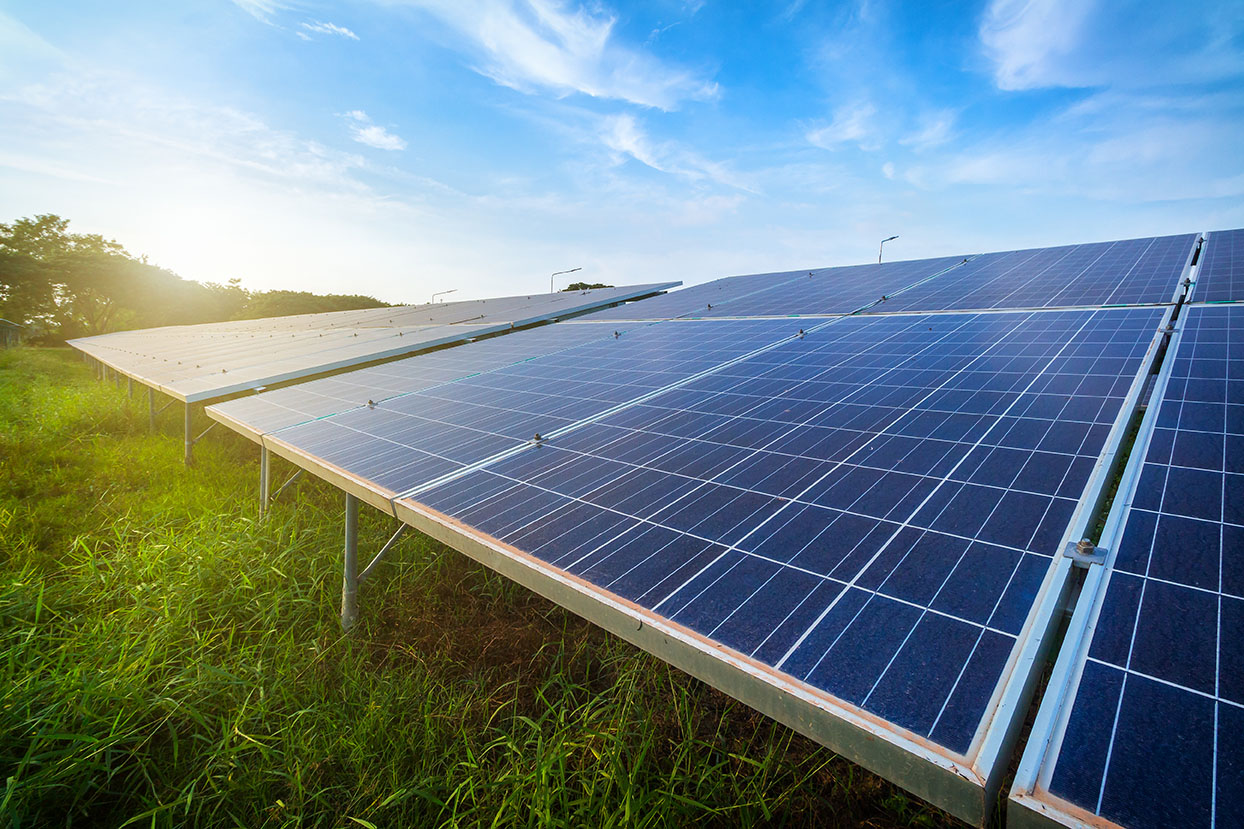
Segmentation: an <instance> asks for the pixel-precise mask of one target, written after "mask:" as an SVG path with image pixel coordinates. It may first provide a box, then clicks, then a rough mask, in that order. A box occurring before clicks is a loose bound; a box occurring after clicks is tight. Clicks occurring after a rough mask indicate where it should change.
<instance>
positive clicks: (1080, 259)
mask: <svg viewBox="0 0 1244 829" xmlns="http://www.w3.org/2000/svg"><path fill="white" fill-rule="evenodd" d="M1195 241H1196V235H1195V234H1186V235H1182V236H1159V237H1156V238H1151V239H1130V240H1127V241H1122V242H1097V243H1094V244H1086V245H1068V246H1065V247H1057V248H1038V249H1035V250H1017V251H1010V252H1007V253H988V254H984V255H982V256H978V257H976V258H975V259H972V260H971V261H969V262H968V263H967V264H966V265H964V266H963V267H962V268H958V269H956V270H954V271H952V272H950V273H948V274H946V275H945V276H942V277H939V278H937V279H933V280H930V281H928V282H926V283H924V284H922V285H919V286H916V287H914V288H912V289H911V290H909V291H904V292H902V293H901V294H899V295H898V296H896V297H893V298H891V299H888V300H886V301H885V302H884V303H882V304H880V305H876V306H874V307H873V308H872V309H871V310H872V311H874V312H879V313H895V312H898V311H931V310H954V309H965V310H966V309H982V308H1054V307H1076V306H1097V305H1123V304H1136V305H1139V304H1153V303H1163V302H1171V301H1173V299H1174V295H1175V292H1176V290H1177V289H1178V287H1179V280H1178V275H1179V274H1180V273H1181V272H1182V271H1183V268H1184V265H1185V264H1186V263H1187V262H1188V260H1189V259H1190V258H1191V255H1192V251H1193V243H1194V242H1195Z"/></svg>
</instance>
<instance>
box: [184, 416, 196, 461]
mask: <svg viewBox="0 0 1244 829" xmlns="http://www.w3.org/2000/svg"><path fill="white" fill-rule="evenodd" d="M185 421H186V422H185V426H186V466H190V465H192V464H193V463H194V438H193V437H191V435H190V429H191V424H190V404H189V403H187V404H186V418H185Z"/></svg>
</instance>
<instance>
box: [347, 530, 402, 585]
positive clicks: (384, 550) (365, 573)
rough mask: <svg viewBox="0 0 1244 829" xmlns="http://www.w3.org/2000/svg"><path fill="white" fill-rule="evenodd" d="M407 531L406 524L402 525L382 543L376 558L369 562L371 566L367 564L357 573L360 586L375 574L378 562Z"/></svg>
mask: <svg viewBox="0 0 1244 829" xmlns="http://www.w3.org/2000/svg"><path fill="white" fill-rule="evenodd" d="M407 529H409V527H408V526H407V525H406V524H402V525H401V526H400V527H398V528H397V532H395V533H393V535H392V537H391V538H389V540H388V541H386V542H385V543H384V546H383V547H381V548H380V552H378V553H376V557H375V558H373V559H372V560H371V564H368V565H367V566H366V567H364V568H363V572H361V573H359V583H360V584H362V583H363V582H365V581H367V579H368V577H370V576H371V574H372V573H374V572H375V570H376V567H377V566H378V565H379V564H380V560H381V559H382V558H384V555H385V553H387V552H389V550H391V549H392V548H393V545H394V544H396V543H397V542H399V541H401V540H402V536H404V535H406V530H407Z"/></svg>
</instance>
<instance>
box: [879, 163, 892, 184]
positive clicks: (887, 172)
mask: <svg viewBox="0 0 1244 829" xmlns="http://www.w3.org/2000/svg"><path fill="white" fill-rule="evenodd" d="M881 175H883V176H885V177H886V178H888V179H890V180H891V181H893V180H894V162H892V161H887V162H886V163H885V164H882V165H881Z"/></svg>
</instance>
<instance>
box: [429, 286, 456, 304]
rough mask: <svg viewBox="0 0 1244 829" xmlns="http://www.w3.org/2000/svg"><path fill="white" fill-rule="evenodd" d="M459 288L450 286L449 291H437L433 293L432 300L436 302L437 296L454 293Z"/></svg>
mask: <svg viewBox="0 0 1244 829" xmlns="http://www.w3.org/2000/svg"><path fill="white" fill-rule="evenodd" d="M457 290H458V289H457V288H450V289H449V290H448V291H437V292H436V293H434V294H432V302H433V303H435V302H436V298H437V297H438V296H444V295H445V294H452V293H454V292H455V291H457Z"/></svg>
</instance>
